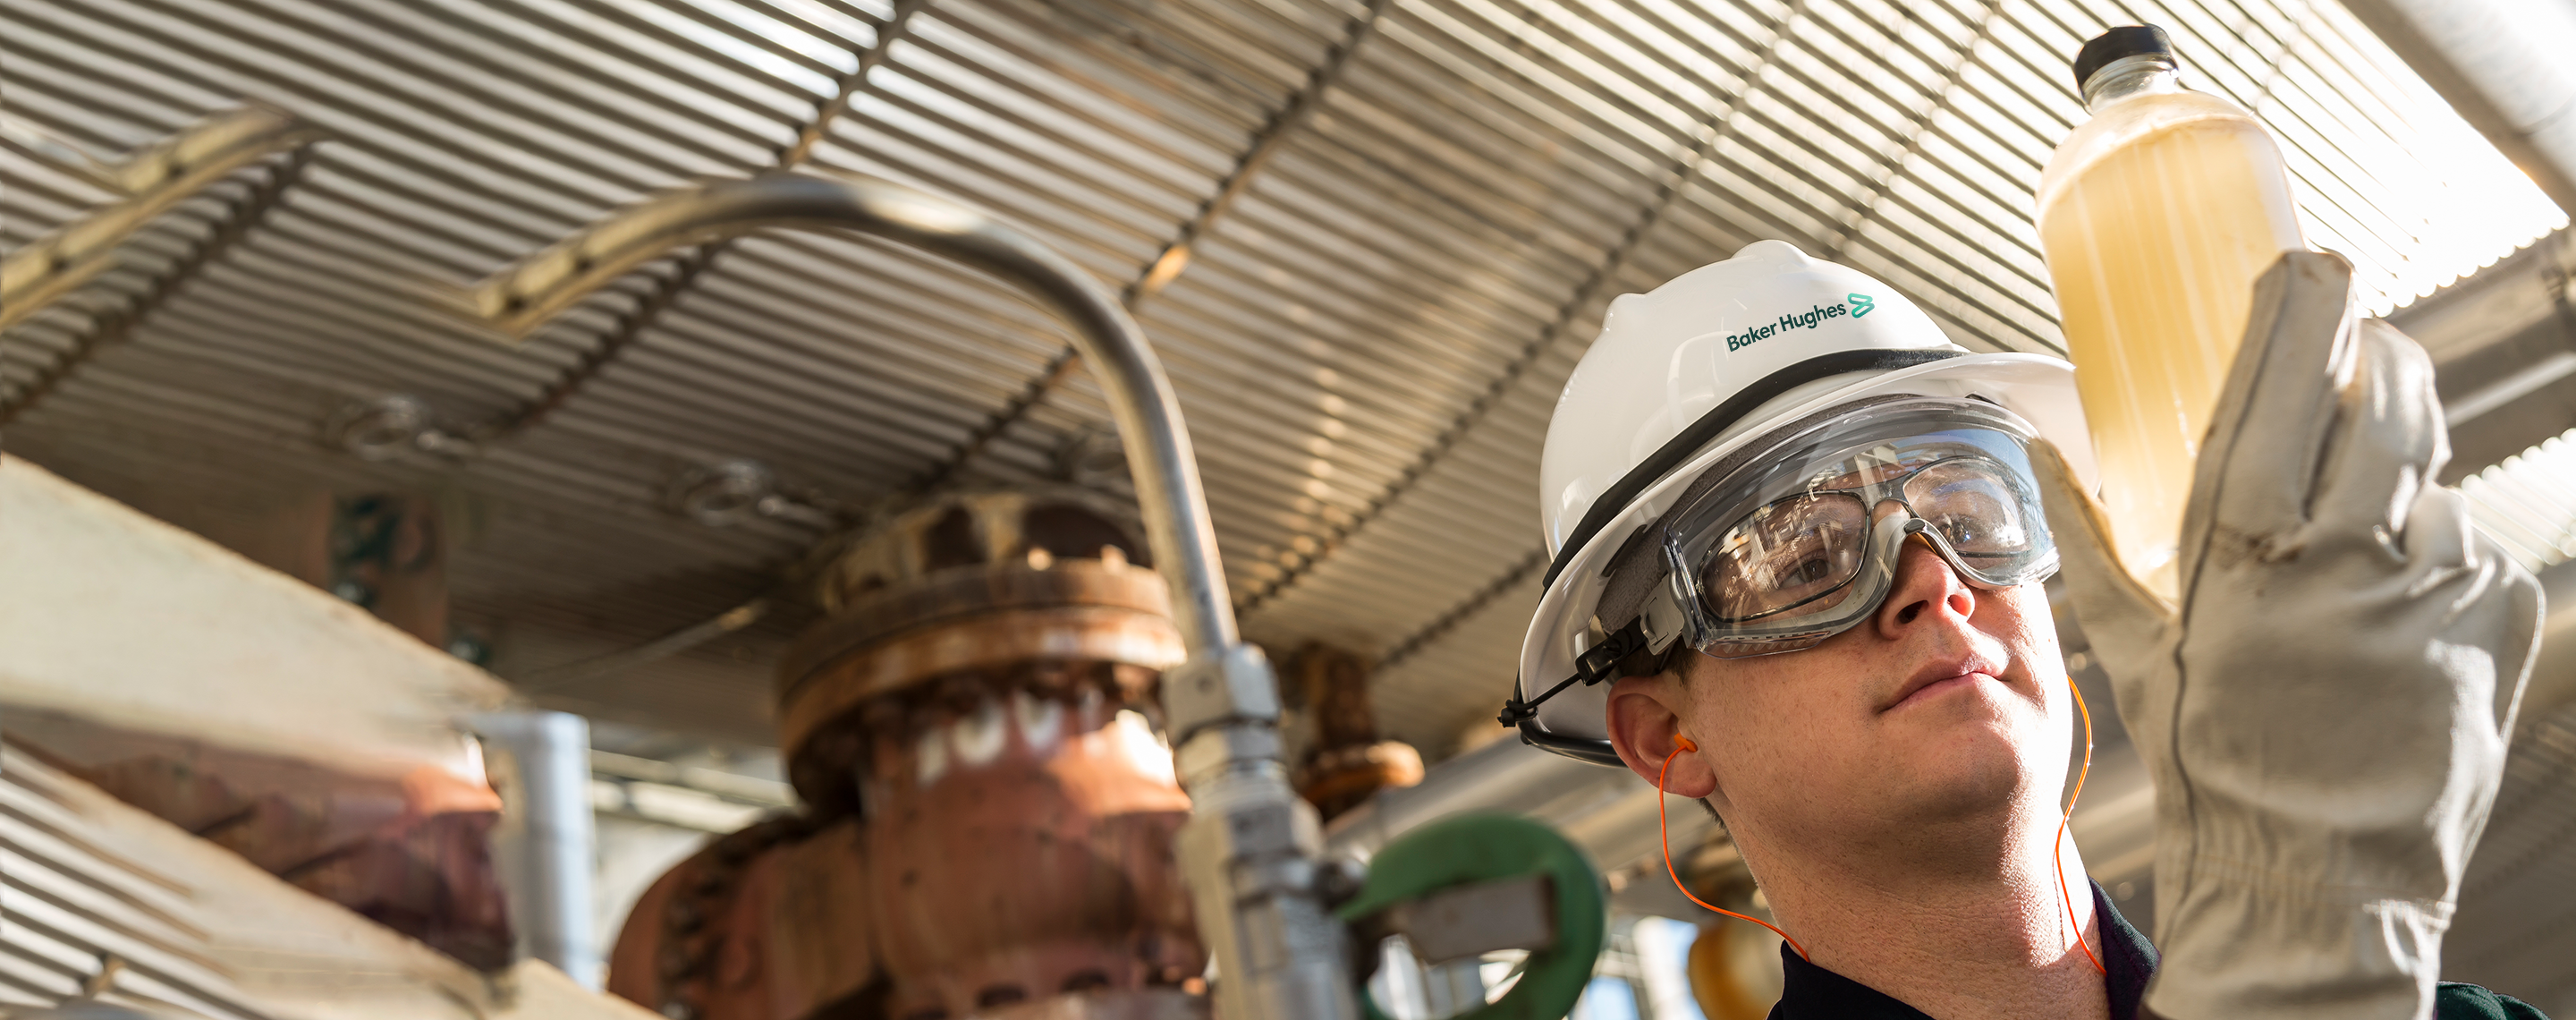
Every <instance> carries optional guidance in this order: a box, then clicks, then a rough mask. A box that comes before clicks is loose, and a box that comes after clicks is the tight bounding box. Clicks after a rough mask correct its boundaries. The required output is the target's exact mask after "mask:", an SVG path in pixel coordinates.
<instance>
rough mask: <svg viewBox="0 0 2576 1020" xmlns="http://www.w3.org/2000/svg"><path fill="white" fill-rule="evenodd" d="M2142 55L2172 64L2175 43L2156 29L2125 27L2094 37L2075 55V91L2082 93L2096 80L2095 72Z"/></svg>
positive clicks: (2159, 29)
mask: <svg viewBox="0 0 2576 1020" xmlns="http://www.w3.org/2000/svg"><path fill="white" fill-rule="evenodd" d="M2143 53H2153V54H2158V55H2160V56H2163V57H2164V58H2165V59H2166V60H2168V61H2170V60H2173V59H2174V48H2173V40H2172V39H2169V38H2167V37H2166V36H2165V30H2164V29H2161V28H2157V27H2156V26H2154V25H2123V26H2121V27H2119V28H2115V29H2112V30H2110V31H2108V32H2104V33H2102V34H2101V35H2097V36H2094V37H2093V39H2092V41H2090V42H2087V43H2085V44H2084V48H2083V49H2081V50H2077V51H2075V89H2076V91H2078V92H2081V91H2083V90H2084V83H2085V82H2086V81H2087V80H2090V79H2091V78H2092V77H2093V72H2095V71H2099V70H2101V69H2103V68H2104V67H2107V66H2109V65H2110V63H2111V62H2112V61H2114V60H2118V59H2120V58H2122V57H2134V56H2138V55H2139V54H2143Z"/></svg>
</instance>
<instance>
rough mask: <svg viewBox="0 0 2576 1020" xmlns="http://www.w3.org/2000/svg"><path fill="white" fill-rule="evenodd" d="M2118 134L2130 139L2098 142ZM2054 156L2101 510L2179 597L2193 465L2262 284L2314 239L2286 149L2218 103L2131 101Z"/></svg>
mask: <svg viewBox="0 0 2576 1020" xmlns="http://www.w3.org/2000/svg"><path fill="white" fill-rule="evenodd" d="M2137 104H2151V105H2152V106H2153V107H2156V108H2152V109H2142V108H2137ZM2096 128H2100V129H2102V130H2101V131H2099V132H2096V134H2095V135H2094V136H2093V137H2090V138H2088V137H2087V136H2086V132H2087V131H2090V130H2094V129H2096ZM2112 131H2117V132H2118V133H2119V134H2120V135H2121V137H2120V138H2119V139H2117V140H2114V139H2111V138H2106V137H2102V135H2103V134H2104V133H2107V132H2112ZM2087 143H2090V144H2089V145H2088V144H2087ZM2078 146H2084V147H2086V148H2090V149H2091V150H2092V151H2090V152H2082V151H2072V150H2077V148H2078ZM2059 155H2060V158H2059V161H2058V162H2056V163H2052V164H2051V165H2050V167H2049V172H2048V174H2047V175H2046V176H2044V177H2043V182H2044V183H2043V184H2042V187H2041V193H2040V200H2041V203H2042V204H2041V207H2040V209H2039V236H2040V245H2041V248H2042V250H2043V251H2044V252H2045V253H2046V255H2047V259H2048V271H2049V276H2050V277H2051V279H2052V281H2053V282H2054V283H2055V286H2056V290H2057V304H2058V310H2059V312H2060V314H2061V315H2062V316H2063V320H2064V325H2065V330H2066V346H2067V353H2068V356H2069V358H2070V359H2071V360H2073V361H2074V362H2075V385H2076V389H2077V391H2078V392H2079V393H2080V394H2081V396H2082V398H2083V401H2084V415H2085V418H2086V419H2087V421H2088V422H2089V424H2090V426H2091V428H2092V430H2093V452H2094V456H2095V459H2096V462H2097V463H2098V464H2099V465H2100V468H2101V479H2102V502H2103V507H2104V509H2105V510H2106V511H2108V513H2109V517H2110V524H2111V529H2112V537H2113V540H2114V542H2115V543H2116V544H2117V546H2118V547H2119V548H2118V551H2119V553H2120V557H2121V560H2122V562H2123V563H2125V564H2126V565H2127V566H2128V568H2129V570H2130V572H2131V573H2132V574H2134V575H2136V576H2137V578H2138V579H2139V580H2140V581H2142V582H2144V583H2145V584H2146V585H2147V586H2148V587H2149V588H2151V589H2153V590H2155V591H2156V592H2158V593H2159V594H2162V595H2164V596H2165V597H2166V598H2169V599H2170V598H2174V597H2175V596H2176V593H2177V590H2178V589H2179V588H2180V583H2179V577H2178V572H2177V568H2178V566H2179V564H2178V563H2177V561H2176V558H2175V551H2176V545H2177V543H2178V540H2179V538H2180V535H2181V531H2182V513H2183V505H2184V503H2185V502H2186V501H2187V500H2188V499H2189V496H2190V492H2191V482H2192V461H2193V458H2194V457H2195V456H2197V455H2198V454H2199V452H2200V445H2201V442H2202V440H2203V439H2204V438H2205V437H2206V435H2207V434H2208V431H2209V417H2210V413H2211V411H2212V409H2213V407H2214V406H2215V405H2216V403H2217V401H2218V393H2219V389H2220V388H2221V387H2222V386H2224V385H2225V384H2226V380H2227V373H2228V370H2229V369H2230V368H2231V367H2232V366H2233V364H2234V362H2235V358H2236V350H2237V348H2238V346H2240V345H2241V344H2242V342H2243V340H2244V336H2245V326H2246V319H2247V316H2248V314H2249V312H2250V311H2251V310H2252V307H2253V291H2254V281H2255V279H2256V278H2258V277H2260V276H2262V275H2263V273H2264V271H2265V270H2268V269H2270V268H2271V267H2272V264H2273V263H2274V262H2276V261H2278V260H2279V259H2280V257H2281V253H2282V252H2283V251H2286V250H2291V249H2297V248H2304V247H2306V244H2305V242H2304V241H2303V240H2302V239H2301V238H2300V236H2299V224H2298V216H2297V211H2296V209H2295V207H2294V206H2293V205H2292V204H2291V199H2290V194H2289V182H2288V179H2287V176H2286V175H2285V174H2284V173H2283V171H2282V167H2281V156H2280V150H2279V149H2278V147H2276V146H2275V145H2274V144H2273V141H2272V138H2271V136H2270V135H2269V134H2268V133H2266V132H2265V131H2264V129H2263V127H2262V125H2261V124H2260V123H2259V122H2257V121H2255V120H2254V119H2253V118H2252V117H2250V116H2248V115H2246V114H2244V113H2243V112H2242V111H2241V110H2238V109H2237V108H2235V107H2234V106H2232V105H2229V104H2227V103H2225V102H2224V101H2222V100H2217V99H2214V98H2212V97H2208V96H2203V95H2200V94H2197V93H2168V94H2161V95H2143V96H2136V97H2132V98H2129V99H2126V100H2122V101H2120V102H2119V103H2117V104H2115V105H2113V106H2111V107H2109V108H2106V109H2104V110H2103V116H2102V117H2101V118H2098V119H2097V122H2096V123H2094V124H2088V125H2086V126H2085V128H2083V129H2079V130H2078V132H2077V135H2076V136H2075V137H2073V138H2070V139H2068V141H2067V143H2066V145H2065V146H2062V147H2061V148H2060V150H2059ZM2070 155H2073V156H2078V157H2082V158H2078V159H2073V160H2070V159H2068V158H2067V157H2069V156H2070ZM2060 163H2067V164H2071V165H2068V166H2065V167H2061V166H2060V165H2059V164H2060ZM2062 171H2063V172H2062Z"/></svg>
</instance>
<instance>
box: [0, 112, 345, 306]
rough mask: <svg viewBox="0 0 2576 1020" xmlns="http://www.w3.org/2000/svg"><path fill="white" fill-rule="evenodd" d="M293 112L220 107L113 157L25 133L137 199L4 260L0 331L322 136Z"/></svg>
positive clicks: (47, 153)
mask: <svg viewBox="0 0 2576 1020" xmlns="http://www.w3.org/2000/svg"><path fill="white" fill-rule="evenodd" d="M322 137H323V134H322V132H321V131H320V130H318V129H316V128H314V127H312V126H311V125H308V124H305V123H303V122H302V121H299V120H297V119H295V116H294V115H293V114H289V113H286V112H285V111H282V110H277V109H273V108H270V107H266V106H259V105H251V106H243V107H238V108H235V109H231V110H225V111H222V112H219V113H216V114H214V115H212V116H210V117H207V118H206V119H204V120H201V121H198V122H197V123H195V124H191V125H189V126H188V127H187V128H185V129H183V130H181V131H179V132H178V133H176V134H173V135H170V136H169V137H167V138H163V139H160V140H158V141H155V142H153V143H151V144H149V145H145V146H143V147H142V148H139V149H136V150H134V151H133V152H131V153H127V154H126V155H125V156H123V157H121V158H119V159H116V160H114V161H112V162H107V161H99V160H94V159H89V158H88V157H87V156H86V155H85V154H82V153H80V152H78V151H77V150H73V149H70V148H69V147H67V146H63V145H60V144H59V143H54V142H52V141H50V140H48V139H45V138H43V137H41V136H36V135H33V134H32V133H29V132H25V131H12V132H10V137H9V138H7V141H8V143H9V144H10V146H11V147H12V148H16V149H19V150H20V151H24V152H28V153H30V154H32V155H35V156H37V157H38V158H41V159H46V160H47V161H49V162H56V163H58V164H61V165H63V166H64V169H66V170H70V171H72V172H74V173H77V174H79V175H80V176H82V177H85V178H88V179H90V180H91V181H92V182H93V183H97V184H100V185H102V186H105V187H111V188H115V189H117V190H119V191H122V192H124V193H125V194H126V196H127V197H125V198H123V199H120V200H118V201H115V202H111V203H109V204H107V205H104V206H100V207H98V208H97V209H94V210H92V211H90V212H88V213H86V214H84V215H83V216H82V217H81V218H79V219H77V220H73V221H72V222H70V223H67V224H64V225H63V226H61V227H57V228H55V229H54V230H52V231H50V232H48V233H46V234H45V235H44V236H42V237H38V238H36V239H34V240H32V241H29V242H27V243H25V244H22V245H19V246H18V248H17V250H15V251H12V252H10V253H9V255H8V257H7V258H6V259H0V329H7V328H9V327H10V326H13V325H16V324H17V323H19V322H22V321H25V320H26V319H27V317H28V316H31V315H34V314H36V313H37V312H39V311H42V310H44V308H45V306H46V305H49V304H52V303H53V301H54V299H56V298H59V297H61V296H63V295H64V294H67V293H70V292H71V291H72V289H73V288H75V287H78V286H80V285H81V284H83V283H85V282H88V281H89V280H91V279H92V278H95V277H96V276H98V274H100V273H103V272H105V271H107V268H108V267H109V266H112V265H115V264H116V260H115V257H114V256H115V254H116V246H117V245H118V244H120V243H122V242H123V241H124V240H125V239H126V238H127V237H129V236H132V235H133V233H134V232H135V231H136V230H138V229H140V228H142V226H143V225H144V224H146V223H149V222H151V221H152V220H153V218H154V217H157V216H160V215H161V214H162V213H165V212H168V211H170V209H171V207H173V206H176V205H178V204H179V203H180V202H183V201H186V200H187V199H188V198H189V196H192V195H195V194H197V193H198V192H201V191H204V190H206V188H207V187H208V186H209V185H212V184H213V183H215V182H216V181H219V180H222V179H223V178H224V177H225V175H227V174H230V173H232V172H233V171H235V170H238V169H240V168H242V167H244V166H247V165H249V164H251V163H253V162H256V161H258V160H260V159H263V158H266V157H268V156H271V155H274V154H276V153H280V152H285V151H288V150H291V149H296V148H300V147H303V146H305V145H309V144H312V143H313V142H315V141H318V140H320V139H321V138H322Z"/></svg>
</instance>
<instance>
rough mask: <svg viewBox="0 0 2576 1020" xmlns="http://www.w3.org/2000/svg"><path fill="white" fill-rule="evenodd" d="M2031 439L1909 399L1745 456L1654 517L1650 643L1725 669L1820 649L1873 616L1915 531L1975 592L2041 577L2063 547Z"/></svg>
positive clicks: (1645, 613) (1975, 406)
mask: <svg viewBox="0 0 2576 1020" xmlns="http://www.w3.org/2000/svg"><path fill="white" fill-rule="evenodd" d="M2035 438H2037V436H2036V433H2034V432H2033V431H2032V430H2031V428H2030V426H2029V425H2027V424H2025V423H2023V422H2022V420H2021V419H2020V418H2018V417H2015V416H2014V415H2012V414H2011V413H2010V412H2008V411H2005V410H2003V409H2002V408H2000V407H1996V406H1994V405H1991V404H1986V403H1984V402H1981V401H1974V400H1957V399H1943V398H1914V399H1907V400H1900V401H1895V402H1890V403H1883V404H1876V405H1873V406H1870V407H1867V408H1863V409H1859V410H1855V411H1853V412H1851V413H1849V414H1846V415H1843V416H1841V417H1839V418H1835V419H1832V420H1829V421H1826V422H1824V423H1821V424H1819V425H1817V426H1816V427H1814V428H1810V429H1806V430H1803V431H1801V432H1799V433H1798V434H1796V435H1794V436H1792V437H1790V438H1788V439H1786V440H1783V441H1781V442H1779V443H1777V444H1776V445H1773V446H1772V447H1771V448H1769V449H1767V450H1763V451H1748V452H1751V453H1752V456H1750V457H1749V458H1747V459H1745V460H1742V461H1741V462H1740V463H1741V464H1742V466H1740V467H1737V468H1735V469H1734V470H1733V471H1731V472H1729V473H1727V474H1726V475H1725V476H1724V477H1721V478H1717V479H1713V480H1712V482H1713V484H1706V485H1694V486H1692V491H1689V492H1686V493H1685V494H1684V498H1683V502H1682V503H1681V505H1680V506H1678V507H1677V508H1676V509H1675V510H1674V511H1673V512H1671V513H1668V514H1666V515H1665V516H1664V518H1663V520H1662V521H1661V522H1659V524H1660V525H1661V526H1660V527H1659V528H1658V529H1657V530H1658V531H1659V532H1660V538H1661V543H1662V550H1661V551H1662V554H1663V559H1664V567H1665V570H1666V571H1667V577H1666V581H1667V583H1666V584H1664V585H1660V586H1658V588H1659V590H1658V591H1656V592H1655V593H1653V594H1651V595H1650V596H1649V597H1648V599H1647V602H1646V604H1645V605H1644V606H1643V607H1641V608H1642V612H1641V614H1640V628H1641V631H1642V635H1641V636H1642V637H1644V638H1645V639H1646V643H1647V645H1648V647H1650V648H1651V649H1653V650H1656V651H1661V650H1663V649H1664V648H1666V647H1669V645H1670V644H1671V642H1672V641H1673V640H1675V639H1680V640H1684V641H1687V642H1688V643H1689V645H1690V647H1692V648H1695V649H1698V650H1699V651H1701V652H1703V653H1706V654H1708V655H1713V656H1717V657H1719V658H1741V657H1745V656H1752V655H1772V654H1778V653H1781V652H1793V651H1798V650H1800V649H1805V648H1812V647H1815V646H1816V645H1817V644H1818V643H1820V642H1822V641H1824V640H1825V639H1826V638H1829V637H1832V636H1834V635H1836V634H1839V633H1842V632H1843V631H1845V630H1849V629H1851V627H1853V626H1854V625H1856V624H1858V623H1860V622H1861V621H1862V620H1864V619H1867V618H1868V617H1869V615H1870V614H1871V613H1873V612H1875V611H1876V610H1877V609H1878V606H1879V603H1880V602H1882V601H1884V600H1885V599H1886V598H1887V592H1888V589H1889V587H1890V586H1892V585H1893V584H1894V583H1895V576H1896V562H1897V557H1898V555H1899V553H1900V552H1901V551H1902V549H1903V547H1904V544H1905V541H1906V540H1907V539H1909V538H1911V537H1913V536H1916V535H1921V536H1923V538H1924V540H1925V542H1926V543H1927V544H1929V545H1930V546H1931V547H1932V549H1933V551H1934V552H1936V553H1937V554H1939V555H1940V557H1941V559H1942V560H1943V561H1944V562H1947V563H1948V564H1949V565H1950V567H1951V569H1953V570H1956V571H1957V572H1958V574H1959V577H1960V578H1961V579H1962V580H1964V581H1966V582H1967V583H1969V584H1971V585H1974V586H1976V587H1979V588H1985V589H2002V588H2012V587H2017V586H2020V585H2024V584H2028V583H2030V582H2033V581H2039V580H2044V579H2046V578H2047V577H2048V576H2049V575H2050V574H2051V573H2053V572H2055V571H2056V569H2057V547H2056V545H2055V543H2053V542H2052V541H2050V539H2049V535H2048V520H2047V517H2046V516H2045V515H2044V514H2043V513H2042V512H2041V510H2040V503H2039V487H2038V484H2037V483H2036V482H2035V481H2034V479H2033V476H2032V474H2031V469H2030V457H2029V452H2028V450H2029V444H2030V443H2031V442H2032V441H2033V440H2034V439H2035Z"/></svg>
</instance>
